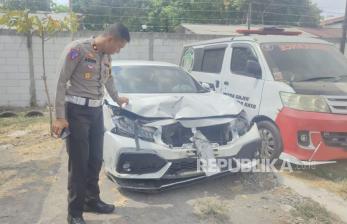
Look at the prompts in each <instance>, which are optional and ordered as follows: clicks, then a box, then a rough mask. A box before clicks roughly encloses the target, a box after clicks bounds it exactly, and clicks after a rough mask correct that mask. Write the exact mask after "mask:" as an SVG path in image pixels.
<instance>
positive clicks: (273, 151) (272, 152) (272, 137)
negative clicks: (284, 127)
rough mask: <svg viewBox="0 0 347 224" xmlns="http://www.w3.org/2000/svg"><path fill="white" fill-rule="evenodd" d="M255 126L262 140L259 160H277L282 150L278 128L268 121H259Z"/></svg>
mask: <svg viewBox="0 0 347 224" xmlns="http://www.w3.org/2000/svg"><path fill="white" fill-rule="evenodd" d="M257 125H258V129H259V134H260V137H261V140H262V143H261V148H260V158H261V159H270V160H273V159H276V158H278V157H279V156H280V154H281V152H282V150H283V143H282V138H281V134H280V132H279V130H278V128H277V127H276V125H274V124H273V123H272V122H270V121H259V122H257Z"/></svg>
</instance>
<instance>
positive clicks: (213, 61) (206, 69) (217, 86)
mask: <svg viewBox="0 0 347 224" xmlns="http://www.w3.org/2000/svg"><path fill="white" fill-rule="evenodd" d="M227 47H228V45H227V44H223V45H210V46H204V47H198V48H194V60H193V61H194V62H193V63H194V65H193V67H192V71H191V74H192V76H193V77H194V78H195V79H197V80H198V81H199V82H201V83H202V82H204V83H207V84H209V86H210V88H211V89H213V90H215V91H216V92H222V85H221V71H222V65H223V63H224V60H225V51H226V48H227Z"/></svg>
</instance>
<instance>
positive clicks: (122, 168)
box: [104, 125, 261, 191]
mask: <svg viewBox="0 0 347 224" xmlns="http://www.w3.org/2000/svg"><path fill="white" fill-rule="evenodd" d="M104 139H105V142H104V163H105V170H106V173H107V175H108V177H109V178H110V179H112V180H113V181H115V182H116V183H118V184H119V185H120V187H122V188H127V189H132V190H140V191H151V190H161V189H166V188H169V187H173V186H176V185H179V184H186V183H189V182H192V181H198V180H202V179H205V178H207V177H210V176H220V175H223V174H226V173H229V172H230V171H233V170H234V169H240V168H241V169H244V168H246V169H247V168H252V167H253V166H255V165H256V164H255V163H254V160H252V159H254V158H255V157H256V156H257V155H258V150H259V147H260V145H261V140H260V136H259V132H258V128H257V126H256V125H253V126H252V127H251V128H250V129H249V130H248V132H246V133H245V134H244V135H243V136H240V137H239V138H238V139H236V140H234V141H232V142H229V143H228V144H225V145H219V144H213V143H208V142H206V141H203V140H204V139H203V140H202V141H201V139H200V140H197V139H198V136H195V137H194V139H195V142H194V144H193V145H183V146H181V147H172V146H171V147H170V146H168V145H165V144H157V143H155V142H149V141H145V140H142V139H137V141H134V139H133V138H129V137H124V136H120V135H116V134H114V133H112V132H111V131H107V132H106V133H105V137H104ZM194 139H193V140H194ZM205 140H206V139H205ZM202 159H204V160H215V161H217V163H218V161H221V160H223V161H224V162H225V161H226V162H227V163H228V164H227V165H225V163H224V165H223V166H221V164H219V166H218V169H217V170H214V171H213V172H209V171H208V170H205V169H203V168H202V167H201V166H200V165H201V160H202ZM238 159H247V161H249V162H243V163H241V164H230V163H235V161H237V160H238ZM235 165H236V166H235ZM240 166H241V167H240Z"/></svg>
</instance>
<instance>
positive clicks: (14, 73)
mask: <svg viewBox="0 0 347 224" xmlns="http://www.w3.org/2000/svg"><path fill="white" fill-rule="evenodd" d="M93 35H97V33H93V32H80V33H77V34H75V38H76V39H78V38H87V37H90V36H93ZM131 37H132V40H131V43H130V44H129V45H127V46H126V47H125V48H124V49H123V50H122V52H121V53H120V54H119V55H115V56H114V59H137V60H158V61H166V62H171V63H175V64H177V63H178V62H179V58H180V55H181V51H182V48H183V46H184V45H185V44H188V43H191V42H196V41H201V40H206V39H213V38H217V37H218V36H210V35H206V36H203V35H185V34H175V33H172V34H167V33H132V34H131ZM70 40H71V37H70V34H68V33H59V34H58V35H56V37H54V38H52V39H50V40H48V41H47V42H46V51H45V52H46V57H45V58H46V72H47V78H48V86H49V90H50V94H51V98H52V100H54V96H55V89H56V82H57V80H58V76H57V74H56V70H57V62H58V60H59V57H60V54H61V52H62V50H63V49H64V47H65V46H66V44H68V43H69V42H70ZM33 51H34V70H35V81H36V96H37V101H38V104H39V105H41V106H43V105H45V104H46V98H45V93H44V85H43V81H42V79H41V77H42V72H43V69H42V54H41V42H40V39H39V38H37V37H34V38H33ZM0 67H1V70H0V95H1V97H0V106H20V107H23V106H29V99H30V95H29V63H28V52H27V47H26V37H24V36H22V35H18V34H16V33H15V32H13V31H9V30H0Z"/></svg>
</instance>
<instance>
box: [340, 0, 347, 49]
mask: <svg viewBox="0 0 347 224" xmlns="http://www.w3.org/2000/svg"><path fill="white" fill-rule="evenodd" d="M346 32H347V2H346V9H345V19H344V20H343V27H342V38H341V44H340V51H341V53H342V54H344V53H345V47H346V36H347V35H346Z"/></svg>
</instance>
